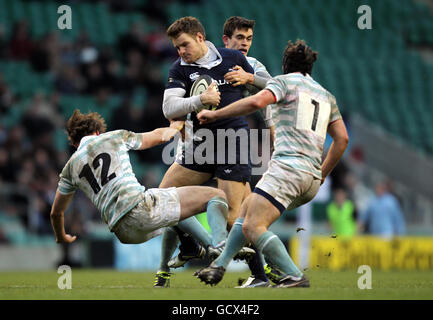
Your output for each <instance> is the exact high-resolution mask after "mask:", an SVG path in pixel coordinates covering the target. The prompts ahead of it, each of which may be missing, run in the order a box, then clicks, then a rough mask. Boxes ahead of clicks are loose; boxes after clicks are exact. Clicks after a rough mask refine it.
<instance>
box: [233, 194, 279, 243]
mask: <svg viewBox="0 0 433 320" xmlns="http://www.w3.org/2000/svg"><path fill="white" fill-rule="evenodd" d="M244 203H245V210H246V214H245V220H244V223H243V232H244V234H245V236H246V237H247V239H248V240H250V241H252V242H256V241H257V238H258V237H259V236H260V235H261V234H262V233H264V232H266V231H267V230H268V228H269V226H270V225H271V224H272V223H274V222H275V220H277V219H278V218H279V217H280V211H279V210H278V209H277V208H276V207H275V206H274V205H273V204H272V202H270V201H269V200H268V199H266V198H265V197H263V196H261V195H259V194H257V193H254V192H253V193H251V194H250V195H249V196H248V197H247V199H245V201H244ZM241 210H244V209H243V208H242V209H241Z"/></svg>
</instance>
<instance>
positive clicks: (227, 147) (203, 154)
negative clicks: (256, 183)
mask: <svg viewBox="0 0 433 320" xmlns="http://www.w3.org/2000/svg"><path fill="white" fill-rule="evenodd" d="M259 140H260V141H259ZM179 143H182V148H183V152H182V150H179V149H178V144H179ZM181 157H182V161H183V163H185V164H193V163H194V164H198V165H204V164H248V163H249V161H250V163H251V165H252V171H251V174H252V175H262V174H263V173H265V171H266V170H267V164H268V162H269V160H270V159H271V134H270V130H269V129H250V130H249V134H248V131H247V130H246V129H239V130H234V129H216V130H210V129H207V128H200V129H198V130H197V131H195V132H193V128H192V125H186V126H185V139H184V141H183V142H180V134H178V135H176V137H175V138H174V140H172V141H171V142H170V143H168V144H167V145H166V146H165V147H164V149H163V151H162V161H163V162H164V164H167V165H170V164H172V163H173V161H174V160H175V159H177V160H180V158H181Z"/></svg>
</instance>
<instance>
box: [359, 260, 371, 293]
mask: <svg viewBox="0 0 433 320" xmlns="http://www.w3.org/2000/svg"><path fill="white" fill-rule="evenodd" d="M358 273H359V274H362V276H360V277H359V279H358V288H359V289H361V290H365V289H372V287H371V282H372V274H371V268H370V266H368V265H362V266H359V268H358Z"/></svg>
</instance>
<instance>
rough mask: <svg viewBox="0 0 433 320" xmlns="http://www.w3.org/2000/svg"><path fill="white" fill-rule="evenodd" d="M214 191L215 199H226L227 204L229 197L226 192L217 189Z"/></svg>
mask: <svg viewBox="0 0 433 320" xmlns="http://www.w3.org/2000/svg"><path fill="white" fill-rule="evenodd" d="M213 189H214V192H215V195H214V197H221V198H222V199H224V200H225V201H226V202H227V195H226V193H225V192H224V190H221V189H216V188H213Z"/></svg>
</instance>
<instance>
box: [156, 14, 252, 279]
mask: <svg viewBox="0 0 433 320" xmlns="http://www.w3.org/2000/svg"><path fill="white" fill-rule="evenodd" d="M167 36H168V37H169V38H170V40H171V41H172V43H173V46H174V47H175V48H176V49H177V51H178V54H179V58H178V59H177V60H176V61H175V62H174V63H173V65H172V66H171V68H170V71H169V79H168V82H167V85H166V90H165V91H164V100H163V112H164V116H165V117H166V118H167V119H169V120H176V119H179V118H181V119H185V117H186V116H187V115H188V114H191V119H192V123H193V129H194V132H195V131H196V130H198V129H201V128H206V129H209V130H211V131H212V132H213V134H214V135H215V136H216V131H217V130H218V129H234V131H235V135H237V134H238V133H239V132H240V131H245V132H246V134H247V136H249V130H248V123H247V121H246V119H245V117H243V116H240V117H232V118H230V119H226V120H222V121H217V122H215V123H212V124H210V125H205V126H201V125H200V124H199V122H198V121H197V119H196V113H197V111H199V110H200V109H202V108H203V107H205V105H212V106H215V107H217V108H220V107H224V106H226V105H228V104H230V103H232V102H234V101H237V100H239V99H241V98H242V97H243V91H244V90H245V87H244V86H242V85H239V86H232V85H231V83H230V82H229V81H227V80H226V79H225V78H224V76H225V75H226V74H227V73H228V72H230V71H231V70H233V68H234V67H235V66H240V67H242V69H243V70H245V71H246V72H249V73H252V74H253V73H254V70H253V68H252V67H251V65H250V64H249V63H248V61H247V60H246V58H245V56H244V55H243V54H242V53H241V52H240V51H239V50H231V49H226V48H218V49H217V48H216V47H215V46H214V45H213V44H212V43H211V42H209V41H206V33H205V30H204V28H203V26H202V24H201V23H200V21H198V20H197V19H196V18H194V17H183V18H180V19H178V20H176V21H175V22H174V23H173V24H172V25H171V26H170V27H169V28H168V29H167ZM202 74H207V75H209V76H210V77H212V79H214V80H215V81H216V82H217V83H218V91H216V90H214V88H213V84H212V85H211V86H210V87H209V88H208V89H207V90H206V91H205V92H204V93H202V94H201V95H200V96H192V97H190V96H189V93H190V89H191V86H192V84H193V82H194V80H195V79H197V78H198V77H199V76H200V75H202ZM216 140H217V139H215V142H216ZM200 143H201V141H200V139H199V138H197V137H194V139H193V149H195V148H196V147H198V146H199V145H200ZM186 144H187V143H185V146H184V147H183V149H182V152H181V154H180V156H179V157H177V158H176V161H175V162H174V163H173V164H172V165H171V167H170V168H169V169H168V170H167V172H166V174H165V175H164V178H163V180H162V182H161V184H160V187H161V188H165V187H173V186H175V187H178V186H184V185H201V184H203V183H205V182H207V181H208V180H209V179H211V178H212V177H214V176H215V177H216V179H217V184H218V188H220V189H222V190H224V191H225V193H226V196H227V202H228V217H227V221H219V223H220V225H221V230H220V231H221V234H222V230H223V229H224V230H225V232H226V234H225V236H224V237H220V238H218V237H214V240H215V242H214V246H215V247H220V248H221V247H222V245H224V243H225V238H226V236H227V228H228V229H230V228H231V226H232V224H233V222H234V221H235V220H236V218H237V217H238V214H239V208H240V204H241V202H242V199H243V198H244V194H245V186H246V184H247V183H248V182H249V180H250V176H251V165H250V162H249V159H248V163H247V164H243V163H241V162H242V161H241V159H240V158H241V155H240V149H241V148H240V139H238V138H236V152H237V154H236V155H235V156H236V163H235V164H230V163H224V164H218V163H211V164H209V163H205V164H198V163H196V162H195V159H193V160H194V161H193V163H188V161H186V159H187V158H188V156H187V155H186V152H188V148H187V146H186ZM226 148H227V146H226ZM214 151H215V156H214V159H217V152H218V146H217V145H215V148H214ZM223 151H225V154H226V155H227V154H228V152H227V149H226V150H223ZM188 220H189V222H190V223H191V227H193V226H194V227H195V228H197V229H200V228H203V227H202V226H201V225H200V223H199V222H198V221H197V219H195V218H194V219H188ZM203 229H204V228H203ZM169 232H170V231H169V230H167V231H166V232H165V233H164V236H163V245H162V249H161V263H160V267H159V270H158V272H157V274H156V277H155V284H154V286H155V287H163V286H165V285H166V283H167V280H168V279H169V277H170V273H169V271H170V268H169V266H168V261H169V260H170V258H171V256H172V254H173V252H174V250H175V248H176V246H177V237H173V233H172V235H171V236H170V234H169ZM217 240H219V241H217ZM203 253H204V251H203V250H201V251H200V252H199V254H198V256H201V255H202V254H203Z"/></svg>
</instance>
